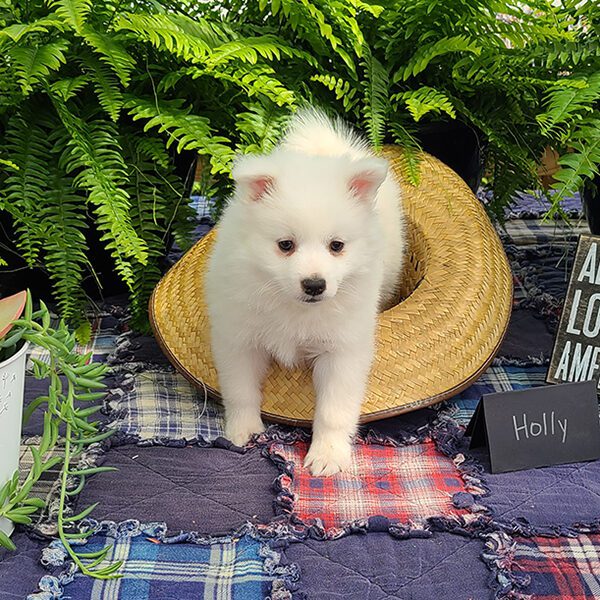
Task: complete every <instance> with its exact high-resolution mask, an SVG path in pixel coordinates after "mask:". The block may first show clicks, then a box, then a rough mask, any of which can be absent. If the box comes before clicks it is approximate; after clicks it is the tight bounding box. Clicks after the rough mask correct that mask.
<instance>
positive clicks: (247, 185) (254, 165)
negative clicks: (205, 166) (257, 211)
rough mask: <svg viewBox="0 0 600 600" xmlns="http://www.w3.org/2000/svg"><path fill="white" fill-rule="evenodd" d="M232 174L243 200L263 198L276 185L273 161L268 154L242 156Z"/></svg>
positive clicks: (234, 166) (254, 200)
mask: <svg viewBox="0 0 600 600" xmlns="http://www.w3.org/2000/svg"><path fill="white" fill-rule="evenodd" d="M231 174H232V176H233V179H234V181H235V187H236V191H237V192H238V194H239V195H240V197H241V198H242V199H243V200H249V201H252V202H256V201H258V200H261V199H262V198H263V197H264V196H265V194H266V193H267V192H268V191H269V190H271V189H272V188H273V187H274V186H275V172H274V169H273V162H272V161H271V160H269V157H267V156H252V155H250V154H248V155H246V156H242V157H240V158H238V159H237V160H236V161H235V164H234V165H233V170H232V173H231Z"/></svg>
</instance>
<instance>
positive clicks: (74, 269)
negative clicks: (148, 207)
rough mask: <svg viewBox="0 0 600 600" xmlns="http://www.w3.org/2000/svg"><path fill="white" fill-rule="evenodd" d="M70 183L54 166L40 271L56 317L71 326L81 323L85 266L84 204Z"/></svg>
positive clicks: (45, 217) (46, 212)
mask: <svg viewBox="0 0 600 600" xmlns="http://www.w3.org/2000/svg"><path fill="white" fill-rule="evenodd" d="M71 184H72V180H71V179H70V178H66V177H64V175H63V174H62V173H61V171H60V170H59V169H58V168H57V166H55V168H54V171H53V174H52V176H51V179H50V192H49V196H48V204H47V208H46V210H45V211H44V212H43V213H42V215H41V220H42V221H43V223H44V230H45V233H44V238H45V239H44V255H45V256H44V267H45V269H46V270H47V272H48V275H49V277H50V280H51V281H52V283H53V296H54V298H55V300H56V302H57V304H58V308H59V310H60V314H61V316H62V317H63V318H65V319H67V320H69V321H70V322H71V323H72V324H73V325H78V324H79V323H80V322H81V320H82V319H83V310H82V309H83V307H84V306H85V294H84V292H83V289H82V286H81V284H82V281H83V276H84V272H85V269H86V266H87V265H88V264H89V263H88V259H87V256H86V253H87V251H88V246H87V242H86V239H85V235H84V231H85V229H86V228H87V223H86V218H85V210H84V207H85V204H84V202H82V200H83V199H82V198H81V196H79V195H78V194H76V193H75V191H74V190H73V188H72V185H71Z"/></svg>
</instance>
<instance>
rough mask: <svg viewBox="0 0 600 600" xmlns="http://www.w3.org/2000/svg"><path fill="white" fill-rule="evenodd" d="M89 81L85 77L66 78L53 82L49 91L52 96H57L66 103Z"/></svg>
mask: <svg viewBox="0 0 600 600" xmlns="http://www.w3.org/2000/svg"><path fill="white" fill-rule="evenodd" d="M89 81H90V79H89V77H88V76H87V75H78V76H77V77H66V78H64V79H59V80H58V81H55V82H54V83H53V84H52V85H51V86H50V89H51V90H52V93H53V94H56V95H57V96H59V97H60V98H61V99H62V100H63V101H64V102H67V101H68V100H69V99H71V98H72V97H73V96H76V95H77V93H78V92H80V91H81V90H82V89H83V88H84V87H85V86H86V85H87V84H88V83H89Z"/></svg>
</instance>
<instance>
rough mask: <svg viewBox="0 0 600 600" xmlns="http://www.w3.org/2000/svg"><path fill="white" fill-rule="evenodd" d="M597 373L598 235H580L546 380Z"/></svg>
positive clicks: (590, 376) (589, 377) (599, 346)
mask: <svg viewBox="0 0 600 600" xmlns="http://www.w3.org/2000/svg"><path fill="white" fill-rule="evenodd" d="M599 376H600V237H599V236H592V235H580V236H579V243H578V244H577V253H576V255H575V261H574V263H573V269H572V271H571V279H570V281H569V287H568V290H567V295H566V297H565V304H564V307H563V311H562V315H561V318H560V323H559V326H558V332H557V334H556V339H555V341H554V349H553V352H552V359H551V360H550V367H549V368H548V374H547V376H546V381H547V382H548V383H566V382H573V381H591V380H594V379H595V380H598V378H599Z"/></svg>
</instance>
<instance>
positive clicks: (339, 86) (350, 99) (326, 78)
mask: <svg viewBox="0 0 600 600" xmlns="http://www.w3.org/2000/svg"><path fill="white" fill-rule="evenodd" d="M310 79H311V81H317V82H319V83H321V84H323V85H324V86H325V87H326V88H327V89H328V90H329V91H331V92H334V93H335V98H336V100H341V101H342V105H343V107H344V110H345V111H346V112H350V111H351V110H352V109H353V108H354V107H355V106H356V105H357V103H358V102H359V99H358V97H357V96H358V90H357V88H356V84H355V83H354V82H350V81H348V80H346V79H342V78H341V77H336V76H335V75H329V74H318V75H313V76H312V77H311V78H310Z"/></svg>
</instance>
